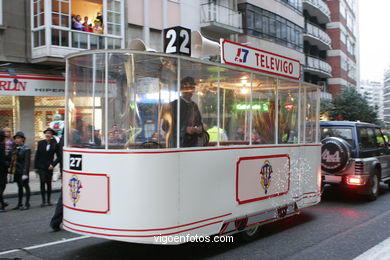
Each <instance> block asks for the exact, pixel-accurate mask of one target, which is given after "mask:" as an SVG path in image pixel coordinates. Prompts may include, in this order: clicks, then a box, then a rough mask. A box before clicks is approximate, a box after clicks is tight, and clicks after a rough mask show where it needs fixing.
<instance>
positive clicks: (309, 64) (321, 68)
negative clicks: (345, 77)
mask: <svg viewBox="0 0 390 260" xmlns="http://www.w3.org/2000/svg"><path fill="white" fill-rule="evenodd" d="M306 68H307V69H310V70H314V71H316V72H319V73H320V74H321V76H323V77H326V76H327V77H331V76H332V67H331V66H330V65H329V63H327V62H326V61H323V60H320V59H319V58H316V57H312V56H306Z"/></svg>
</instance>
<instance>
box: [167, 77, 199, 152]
mask: <svg viewBox="0 0 390 260" xmlns="http://www.w3.org/2000/svg"><path fill="white" fill-rule="evenodd" d="M195 86H196V83H195V80H194V78H192V77H185V78H183V79H182V80H181V85H180V92H181V94H182V95H181V97H180V147H191V146H198V143H197V136H198V135H200V134H202V133H203V132H204V130H203V124H202V117H201V115H200V111H199V108H198V105H197V104H196V103H195V102H194V101H192V100H191V98H192V95H193V93H194V91H195ZM168 114H169V115H170V116H169V119H168V120H164V122H163V125H162V128H163V130H164V131H165V132H166V133H167V135H168V143H169V147H176V139H177V135H176V123H177V100H175V101H173V102H171V103H169V107H168ZM164 117H165V118H166V119H167V117H166V116H164Z"/></svg>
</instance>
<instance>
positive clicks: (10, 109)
mask: <svg viewBox="0 0 390 260" xmlns="http://www.w3.org/2000/svg"><path fill="white" fill-rule="evenodd" d="M0 1H1V0H0ZM16 119H17V97H15V96H0V129H3V128H4V127H9V128H11V130H12V133H15V131H16V125H17V122H16Z"/></svg>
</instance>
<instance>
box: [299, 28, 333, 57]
mask: <svg viewBox="0 0 390 260" xmlns="http://www.w3.org/2000/svg"><path fill="white" fill-rule="evenodd" d="M303 39H304V40H305V41H308V42H309V43H310V45H314V46H317V47H318V49H320V50H326V51H327V50H330V49H331V48H332V40H331V38H330V37H329V35H328V34H327V33H326V32H325V31H324V30H322V29H321V28H319V27H318V26H315V25H313V24H311V23H308V22H307V23H306V28H305V33H304V34H303Z"/></svg>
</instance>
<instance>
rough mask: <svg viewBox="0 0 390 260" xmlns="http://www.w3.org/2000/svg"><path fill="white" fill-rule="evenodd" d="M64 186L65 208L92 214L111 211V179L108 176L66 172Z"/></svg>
mask: <svg viewBox="0 0 390 260" xmlns="http://www.w3.org/2000/svg"><path fill="white" fill-rule="evenodd" d="M62 185H63V204H64V207H66V208H69V209H73V210H78V211H84V212H90V213H103V214H104V213H108V212H109V211H110V186H109V185H110V177H109V176H108V175H107V174H96V173H81V172H71V171H65V170H64V173H63V178H62Z"/></svg>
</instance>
